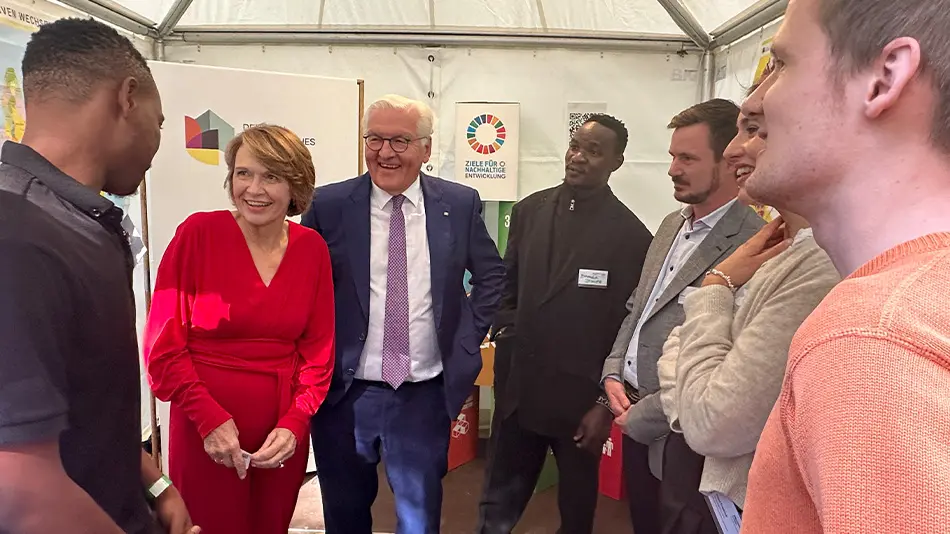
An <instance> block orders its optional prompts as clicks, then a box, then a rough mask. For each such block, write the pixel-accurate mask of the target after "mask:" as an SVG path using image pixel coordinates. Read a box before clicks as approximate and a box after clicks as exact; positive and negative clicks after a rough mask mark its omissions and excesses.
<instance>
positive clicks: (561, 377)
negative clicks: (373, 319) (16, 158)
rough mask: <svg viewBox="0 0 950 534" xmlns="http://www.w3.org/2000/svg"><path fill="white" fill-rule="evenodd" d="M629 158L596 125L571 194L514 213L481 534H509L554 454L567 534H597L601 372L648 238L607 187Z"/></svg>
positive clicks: (572, 159)
mask: <svg viewBox="0 0 950 534" xmlns="http://www.w3.org/2000/svg"><path fill="white" fill-rule="evenodd" d="M626 146H627V129H626V127H624V125H623V123H621V122H620V121H619V120H617V119H615V118H614V117H611V116H608V115H599V114H598V115H592V116H591V117H590V118H589V119H588V120H587V121H586V122H585V123H584V124H583V125H582V126H581V127H580V128H578V130H577V131H576V132H575V133H574V135H573V137H572V139H571V142H570V145H569V146H568V149H567V154H566V156H565V162H564V166H565V169H564V172H565V177H564V182H563V183H562V184H561V185H559V186H557V187H554V188H551V189H546V190H544V191H539V192H537V193H535V194H533V195H531V196H529V197H528V198H526V199H524V200H523V201H521V202H519V203H518V204H516V205H515V206H514V208H513V209H512V216H511V233H510V236H509V241H508V248H507V250H506V252H505V265H506V268H507V276H506V284H505V290H504V292H503V293H502V305H501V308H500V309H499V311H498V314H497V316H496V318H495V323H494V330H495V332H496V333H497V335H496V336H495V344H496V349H495V372H496V375H495V376H496V382H495V395H496V401H497V408H496V411H495V420H494V421H493V423H492V425H493V429H492V438H491V442H490V448H489V461H488V466H487V468H486V475H485V489H484V495H483V497H482V502H481V506H480V510H479V527H478V529H477V532H479V533H480V534H496V533H497V534H508V533H510V532H511V529H512V528H513V527H514V526H515V524H516V523H517V522H518V520H519V519H520V517H521V514H522V513H524V510H525V507H526V506H527V505H528V501H529V500H530V499H531V495H532V493H533V490H534V487H535V485H536V484H537V482H538V477H539V475H540V473H541V469H542V467H543V465H544V461H545V458H546V457H547V451H548V448H549V447H550V448H551V449H553V451H554V456H555V459H556V460H557V465H558V471H559V478H560V483H559V485H558V503H559V509H560V515H561V529H560V532H562V533H564V534H590V532H591V530H592V528H593V525H594V511H595V508H596V506H597V482H598V477H599V474H600V469H599V468H600V458H601V450H602V448H603V445H604V442H605V441H606V440H607V436H608V435H609V432H610V425H611V422H612V421H613V415H612V414H611V412H610V409H609V408H608V407H607V399H606V396H603V392H602V391H601V389H600V372H601V369H602V368H603V364H604V358H606V357H607V354H608V353H609V352H610V347H611V345H612V344H613V341H614V337H615V336H616V334H617V328H619V327H620V323H621V322H622V321H623V319H624V317H625V316H626V309H625V307H624V305H625V303H626V301H627V298H628V297H629V296H630V293H632V292H633V289H634V288H635V287H636V285H637V280H638V279H639V278H640V269H641V267H642V266H643V260H644V258H645V257H646V253H647V248H648V247H649V246H650V241H651V239H652V238H653V236H652V235H651V234H650V231H649V230H647V228H646V226H644V225H643V223H642V222H640V219H638V218H637V216H636V215H634V214H633V212H632V211H630V210H629V209H628V208H627V207H626V206H624V205H623V203H622V202H620V200H619V199H618V198H617V197H616V196H614V194H613V192H612V191H611V189H610V186H608V185H607V181H608V180H609V178H610V175H611V174H612V173H613V172H614V171H616V170H617V169H619V168H620V166H621V164H623V151H624V149H625V148H626ZM598 397H600V398H601V402H602V403H603V404H599V405H598V404H596V401H597V399H598Z"/></svg>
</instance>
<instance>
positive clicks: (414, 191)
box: [303, 96, 505, 534]
mask: <svg viewBox="0 0 950 534" xmlns="http://www.w3.org/2000/svg"><path fill="white" fill-rule="evenodd" d="M433 122H434V117H433V113H432V111H431V110H430V109H429V107H428V106H427V105H425V104H424V103H422V102H417V101H413V100H409V99H406V98H403V97H399V96H386V97H383V98H381V99H380V100H378V101H376V102H374V103H373V104H371V105H370V106H369V108H368V109H367V111H366V114H365V123H364V125H363V126H364V136H363V138H364V140H365V144H366V165H367V167H368V168H369V172H368V173H367V174H364V175H363V176H360V177H358V178H353V179H351V180H347V181H345V182H341V183H336V184H332V185H328V186H325V187H321V188H319V189H317V191H316V192H315V193H314V201H313V204H312V207H311V209H310V211H309V212H307V213H306V215H305V216H304V217H303V224H304V225H306V226H309V227H310V228H313V229H315V230H317V231H318V232H320V234H321V235H322V236H323V238H324V239H325V240H326V242H327V244H328V245H329V247H330V255H331V258H332V262H333V283H334V288H335V289H334V291H335V298H336V368H335V370H334V374H333V382H332V384H331V386H330V393H329V396H328V398H327V400H326V402H325V403H324V405H323V406H322V407H321V408H320V410H319V412H318V413H317V415H316V416H314V418H313V423H312V435H313V449H314V456H315V458H316V461H317V470H318V473H319V480H320V487H321V490H322V494H323V507H324V518H325V521H326V529H327V532H328V534H351V533H352V534H370V533H371V532H372V513H371V507H372V504H373V501H374V500H375V498H376V492H377V489H378V487H379V481H378V478H377V470H376V469H377V464H378V463H379V461H380V457H382V460H383V461H384V463H385V466H386V476H387V478H388V479H389V484H390V487H392V490H393V493H394V495H395V499H396V515H397V518H398V527H397V529H396V531H397V532H400V533H407V534H409V533H412V534H416V533H420V534H421V533H434V532H438V531H439V523H440V518H441V509H442V478H443V477H444V476H445V473H446V471H447V465H448V444H449V434H450V431H451V428H450V427H451V423H452V421H453V420H454V419H455V417H456V416H457V415H458V413H459V411H460V410H461V407H462V403H463V402H464V401H465V398H466V397H468V396H469V395H470V394H471V393H472V390H473V387H474V383H475V377H476V376H477V375H478V373H479V371H480V370H481V366H482V360H481V354H480V352H481V351H480V348H481V342H482V340H483V339H484V337H485V334H486V333H487V331H488V328H489V326H490V325H491V321H492V318H493V316H494V314H495V311H496V309H497V308H498V305H499V300H500V297H501V289H502V285H503V280H504V274H505V273H504V265H503V263H502V260H501V258H500V257H499V255H498V250H497V248H496V246H495V243H494V242H493V241H492V239H491V237H490V236H489V235H488V231H487V230H486V228H485V223H484V221H483V220H482V218H481V199H480V198H479V196H478V193H477V192H476V191H475V190H474V189H471V188H469V187H465V186H462V185H459V184H456V183H452V182H448V181H445V180H442V179H439V178H435V177H432V176H427V175H424V174H421V173H420V171H419V169H420V168H421V166H422V165H423V164H424V163H425V162H426V161H428V160H429V156H430V154H431V150H432V146H431V143H432V130H433ZM466 270H468V271H469V272H471V273H472V278H471V283H472V291H471V294H470V295H466V293H465V289H464V287H463V284H462V277H463V275H464V273H465V271H466Z"/></svg>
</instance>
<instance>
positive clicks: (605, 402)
mask: <svg viewBox="0 0 950 534" xmlns="http://www.w3.org/2000/svg"><path fill="white" fill-rule="evenodd" d="M597 404H599V405H601V406H603V407H604V408H607V409H608V410H610V399H608V398H607V395H601V396H599V397H597ZM610 411H611V412H613V410H610Z"/></svg>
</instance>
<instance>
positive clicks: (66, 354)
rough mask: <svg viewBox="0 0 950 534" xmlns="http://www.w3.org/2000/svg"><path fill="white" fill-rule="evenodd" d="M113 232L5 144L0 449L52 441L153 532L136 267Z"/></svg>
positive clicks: (117, 517)
mask: <svg viewBox="0 0 950 534" xmlns="http://www.w3.org/2000/svg"><path fill="white" fill-rule="evenodd" d="M121 223H122V211H121V210H120V209H119V208H117V207H115V206H114V205H113V204H112V202H110V201H109V200H108V199H106V198H104V197H102V196H101V195H99V194H98V193H96V192H95V191H92V190H91V189H89V188H87V187H85V186H83V185H82V184H80V183H79V182H77V181H75V180H73V179H72V178H70V177H69V176H67V175H66V174H64V173H62V172H61V171H60V170H59V169H57V168H56V167H55V166H53V165H52V164H51V163H50V162H49V161H47V160H46V159H45V158H43V157H42V156H40V155H39V154H38V153H37V152H35V151H34V150H32V149H31V148H29V147H27V146H25V145H21V144H17V143H14V142H11V141H7V142H6V143H4V145H3V149H2V151H0V445H17V444H26V443H34V442H44V441H51V440H56V439H58V440H59V445H60V454H61V456H62V461H63V466H64V467H65V469H66V473H67V474H68V475H69V476H70V478H72V479H73V480H74V481H75V482H76V483H77V484H78V485H79V486H80V487H81V488H82V489H83V490H85V491H86V493H88V494H89V495H90V496H91V497H92V498H93V499H94V500H95V501H96V503H98V504H99V506H100V507H102V509H103V510H105V511H106V513H108V514H109V515H110V516H111V517H112V519H113V520H114V521H115V522H116V523H117V524H118V525H119V526H120V527H122V528H123V529H124V530H125V531H126V532H128V533H134V534H139V533H147V532H153V529H154V528H155V525H154V523H153V520H152V518H151V516H150V513H149V510H148V505H147V504H146V501H145V497H144V489H143V487H142V482H141V459H142V456H141V454H142V448H141V420H140V417H141V415H140V405H141V395H140V390H139V376H140V368H139V353H138V343H137V340H136V332H135V302H134V295H133V292H132V268H133V259H132V257H131V253H130V249H129V241H128V235H127V234H126V232H125V231H124V230H123V228H122V226H121ZM50 513H55V510H51V511H50Z"/></svg>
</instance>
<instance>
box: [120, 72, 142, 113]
mask: <svg viewBox="0 0 950 534" xmlns="http://www.w3.org/2000/svg"><path fill="white" fill-rule="evenodd" d="M141 90H142V84H141V83H139V81H138V80H136V79H135V78H134V77H133V76H129V77H127V78H125V79H124V80H122V83H121V84H119V92H118V94H117V95H116V96H117V98H118V100H119V101H118V104H119V111H120V112H121V113H122V116H124V117H126V116H128V115H129V114H130V113H132V110H134V109H135V108H136V106H138V101H137V99H138V98H139V96H140V93H141Z"/></svg>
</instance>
